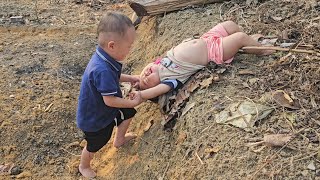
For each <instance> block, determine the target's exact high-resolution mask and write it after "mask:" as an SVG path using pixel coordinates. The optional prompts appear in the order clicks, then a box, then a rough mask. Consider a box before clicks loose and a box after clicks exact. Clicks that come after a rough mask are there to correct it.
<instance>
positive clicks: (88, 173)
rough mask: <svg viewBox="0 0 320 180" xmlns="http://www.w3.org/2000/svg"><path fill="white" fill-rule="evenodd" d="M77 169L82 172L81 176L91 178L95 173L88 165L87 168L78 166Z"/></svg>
mask: <svg viewBox="0 0 320 180" xmlns="http://www.w3.org/2000/svg"><path fill="white" fill-rule="evenodd" d="M79 171H80V173H81V174H82V176H84V177H86V178H93V177H96V173H95V172H94V171H93V170H92V169H91V168H90V167H89V168H82V167H81V166H79Z"/></svg>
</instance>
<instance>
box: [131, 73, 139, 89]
mask: <svg viewBox="0 0 320 180" xmlns="http://www.w3.org/2000/svg"><path fill="white" fill-rule="evenodd" d="M139 82H140V76H139V75H131V81H130V83H131V85H132V86H133V87H134V88H137V87H139Z"/></svg>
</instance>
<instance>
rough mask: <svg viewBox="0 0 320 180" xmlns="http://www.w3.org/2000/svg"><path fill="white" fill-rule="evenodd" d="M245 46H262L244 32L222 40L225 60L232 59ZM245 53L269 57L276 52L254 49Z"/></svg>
mask: <svg viewBox="0 0 320 180" xmlns="http://www.w3.org/2000/svg"><path fill="white" fill-rule="evenodd" d="M244 46H261V44H260V43H258V42H257V41H255V40H254V39H253V38H252V37H250V36H249V35H247V34H246V33H243V32H237V33H234V34H231V35H229V36H227V37H224V38H223V39H222V48H223V60H228V59H230V58H232V57H233V56H234V55H235V54H236V53H237V52H238V50H239V49H240V48H242V47H244ZM245 52H246V53H250V54H258V55H267V54H271V53H273V52H274V51H270V50H258V49H252V50H245Z"/></svg>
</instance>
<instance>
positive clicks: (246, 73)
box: [238, 69, 256, 75]
mask: <svg viewBox="0 0 320 180" xmlns="http://www.w3.org/2000/svg"><path fill="white" fill-rule="evenodd" d="M238 74H239V75H255V74H256V73H255V72H253V71H251V70H248V69H243V70H240V71H238Z"/></svg>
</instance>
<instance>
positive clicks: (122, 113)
mask: <svg viewBox="0 0 320 180" xmlns="http://www.w3.org/2000/svg"><path fill="white" fill-rule="evenodd" d="M136 113H137V111H136V110H135V109H134V108H120V109H119V113H118V115H117V117H116V120H115V121H113V122H112V123H110V124H109V125H108V126H107V127H105V128H103V129H101V130H99V131H97V132H85V131H84V134H85V139H86V141H87V151H89V152H97V151H99V150H100V149H101V148H102V147H103V146H104V145H106V144H107V142H108V141H109V140H110V138H111V135H112V131H113V127H114V126H119V125H120V124H121V123H122V122H123V121H125V120H127V119H130V118H132V117H133V116H134V115H135V114H136Z"/></svg>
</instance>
